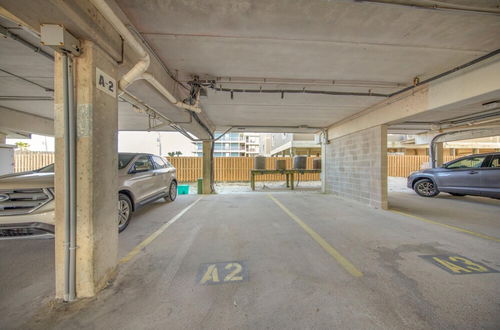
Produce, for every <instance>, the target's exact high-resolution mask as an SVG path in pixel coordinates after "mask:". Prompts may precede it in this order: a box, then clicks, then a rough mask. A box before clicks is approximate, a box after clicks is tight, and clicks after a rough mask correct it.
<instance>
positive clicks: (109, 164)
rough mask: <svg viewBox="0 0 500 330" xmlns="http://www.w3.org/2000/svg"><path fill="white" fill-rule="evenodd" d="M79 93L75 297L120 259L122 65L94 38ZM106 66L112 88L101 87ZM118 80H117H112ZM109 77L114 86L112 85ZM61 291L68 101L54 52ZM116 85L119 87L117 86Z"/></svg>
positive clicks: (79, 76)
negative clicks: (119, 90)
mask: <svg viewBox="0 0 500 330" xmlns="http://www.w3.org/2000/svg"><path fill="white" fill-rule="evenodd" d="M73 63H74V76H75V79H74V86H75V88H74V95H75V98H76V106H75V109H74V111H76V246H77V249H76V275H75V287H76V297H77V298H82V297H91V296H94V295H95V294H96V293H97V292H98V291H99V290H100V289H102V288H103V287H104V286H105V285H106V284H107V282H108V280H109V279H110V278H111V277H112V276H113V274H114V271H115V267H116V264H117V259H118V255H117V251H118V220H117V211H116V209H117V201H118V192H117V187H118V185H117V178H118V170H117V166H118V159H117V158H118V154H117V152H118V143H117V142H118V102H117V95H116V90H115V88H116V86H117V85H116V76H117V65H116V64H115V62H113V61H112V60H111V59H110V58H109V57H108V56H107V55H106V54H105V53H104V52H103V51H102V50H101V49H100V48H98V47H97V46H96V45H95V44H93V43H92V42H90V41H83V42H82V55H81V56H80V57H78V58H75V59H74V62H73ZM96 71H99V72H104V73H105V74H107V75H108V77H104V79H105V80H106V85H105V86H106V88H108V90H107V91H103V90H102V89H98V88H97V86H98V83H96V78H97V77H96ZM113 79H114V80H115V81H114V82H113V81H112V80H113ZM110 81H111V83H114V88H113V89H110V88H109V87H110V85H111V84H110ZM54 83H55V99H54V103H55V147H56V157H55V158H56V161H55V171H56V172H55V173H56V178H55V190H56V192H57V193H56V211H55V213H56V236H55V268H56V297H58V298H62V297H63V295H64V289H65V287H64V283H65V274H64V269H65V266H64V260H65V258H64V251H65V244H66V242H65V235H64V232H65V228H66V223H65V218H64V198H65V196H64V186H65V183H64V157H65V154H64V106H63V103H64V102H63V100H64V99H63V78H62V56H61V55H60V54H57V53H56V56H55V81H54ZM112 91H114V93H113V92H112Z"/></svg>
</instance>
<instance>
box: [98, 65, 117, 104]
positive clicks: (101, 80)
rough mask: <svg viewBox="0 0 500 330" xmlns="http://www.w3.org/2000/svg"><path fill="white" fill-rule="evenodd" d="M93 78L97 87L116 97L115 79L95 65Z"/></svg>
mask: <svg viewBox="0 0 500 330" xmlns="http://www.w3.org/2000/svg"><path fill="white" fill-rule="evenodd" d="M95 79H96V81H95V85H96V87H97V89H99V90H101V91H103V92H104V93H106V94H108V95H111V96H112V97H114V98H116V88H117V87H118V86H116V80H114V79H113V78H111V76H110V75H108V74H106V73H104V72H103V71H102V70H101V69H99V68H97V67H96V68H95Z"/></svg>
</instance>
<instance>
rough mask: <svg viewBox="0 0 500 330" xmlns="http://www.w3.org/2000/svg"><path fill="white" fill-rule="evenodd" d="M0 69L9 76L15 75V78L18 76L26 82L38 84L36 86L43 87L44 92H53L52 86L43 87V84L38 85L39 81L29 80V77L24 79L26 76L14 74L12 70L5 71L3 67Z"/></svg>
mask: <svg viewBox="0 0 500 330" xmlns="http://www.w3.org/2000/svg"><path fill="white" fill-rule="evenodd" d="M0 71H2V72H4V73H6V74H8V75H11V76H13V77H16V78H18V79H21V80H24V81H26V82H28V83H30V84H33V85H35V86H38V87H40V88H42V89H44V90H45V91H46V92H53V91H54V89H52V88H50V87H45V86H43V85H40V84H39V83H36V82H34V81H32V80H29V79H26V78H24V77H21V76H19V75H17V74H15V73H12V72H9V71H6V70H4V69H0Z"/></svg>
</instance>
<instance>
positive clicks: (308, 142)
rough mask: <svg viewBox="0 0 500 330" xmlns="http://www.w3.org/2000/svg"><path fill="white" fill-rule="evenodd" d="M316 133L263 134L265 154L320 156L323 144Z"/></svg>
mask: <svg viewBox="0 0 500 330" xmlns="http://www.w3.org/2000/svg"><path fill="white" fill-rule="evenodd" d="M318 141H319V140H317V139H315V135H314V134H298V133H266V134H261V148H260V149H261V151H262V154H263V155H264V156H296V155H305V156H319V155H320V154H321V144H320V143H319V142H318Z"/></svg>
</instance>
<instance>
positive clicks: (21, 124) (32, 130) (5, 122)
mask: <svg viewBox="0 0 500 330" xmlns="http://www.w3.org/2000/svg"><path fill="white" fill-rule="evenodd" d="M0 118H2V120H1V121H0V131H7V132H9V131H10V132H19V133H23V134H40V135H48V136H53V135H54V120H52V119H49V118H45V117H41V116H37V115H33V114H29V113H26V112H22V111H17V110H14V109H10V108H6V107H2V106H0Z"/></svg>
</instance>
